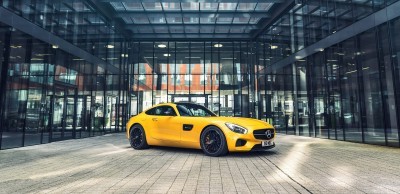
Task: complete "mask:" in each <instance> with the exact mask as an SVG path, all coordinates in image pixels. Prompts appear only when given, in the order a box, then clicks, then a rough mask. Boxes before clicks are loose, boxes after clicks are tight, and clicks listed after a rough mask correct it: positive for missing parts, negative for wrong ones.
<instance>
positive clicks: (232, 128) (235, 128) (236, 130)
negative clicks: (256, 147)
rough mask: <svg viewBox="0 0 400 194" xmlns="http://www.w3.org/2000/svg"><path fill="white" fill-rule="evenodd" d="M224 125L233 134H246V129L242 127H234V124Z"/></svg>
mask: <svg viewBox="0 0 400 194" xmlns="http://www.w3.org/2000/svg"><path fill="white" fill-rule="evenodd" d="M225 125H226V126H227V127H228V128H229V129H230V130H231V131H233V132H235V133H241V134H246V133H247V129H246V128H244V127H242V126H239V125H236V124H233V123H225Z"/></svg>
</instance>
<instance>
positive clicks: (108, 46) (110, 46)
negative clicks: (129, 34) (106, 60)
mask: <svg viewBox="0 0 400 194" xmlns="http://www.w3.org/2000/svg"><path fill="white" fill-rule="evenodd" d="M106 47H107V48H109V49H112V48H114V45H112V44H108V45H106Z"/></svg>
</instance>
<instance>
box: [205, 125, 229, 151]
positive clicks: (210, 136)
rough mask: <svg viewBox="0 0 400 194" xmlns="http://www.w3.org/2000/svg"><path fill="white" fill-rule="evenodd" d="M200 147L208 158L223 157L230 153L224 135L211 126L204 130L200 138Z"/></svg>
mask: <svg viewBox="0 0 400 194" xmlns="http://www.w3.org/2000/svg"><path fill="white" fill-rule="evenodd" d="M200 146H201V149H202V150H203V152H204V153H205V154H206V155H208V156H215V157H216V156H222V155H225V154H227V153H228V146H227V145H226V139H225V135H224V133H223V132H222V131H221V130H220V129H219V128H217V127H214V126H210V127H207V128H206V129H204V131H203V132H202V133H201V136H200Z"/></svg>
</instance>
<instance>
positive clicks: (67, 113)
mask: <svg viewBox="0 0 400 194" xmlns="http://www.w3.org/2000/svg"><path fill="white" fill-rule="evenodd" d="M74 93H75V90H74V89H66V88H65V87H62V86H61V87H56V88H55V92H54V95H53V96H52V104H53V110H52V113H53V114H52V125H51V140H52V141H59V140H64V139H72V138H73V137H74V132H75V131H74V130H75V126H74V124H75V122H74V119H75V118H74V116H75V114H76V110H75V109H76V108H75V98H74Z"/></svg>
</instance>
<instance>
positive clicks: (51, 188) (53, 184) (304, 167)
mask: <svg viewBox="0 0 400 194" xmlns="http://www.w3.org/2000/svg"><path fill="white" fill-rule="evenodd" d="M276 143H277V147H276V148H275V149H274V150H271V151H267V152H256V153H236V154H229V155H228V156H225V157H220V158H212V157H207V156H204V155H203V153H202V152H201V151H200V150H189V149H177V148H162V147H152V148H150V149H147V150H143V151H136V150H133V149H131V148H130V147H129V144H128V141H127V140H126V139H125V136H124V134H112V135H105V136H100V137H93V138H86V139H79V140H68V141H62V142H55V143H50V144H44V145H37V146H30V147H24V148H17V149H10V150H2V151H0V193H7V194H9V193H134V192H138V193H144V192H149V193H166V192H168V193H181V192H183V193H193V192H198V193H209V192H212V193H222V192H225V193H400V149H398V148H388V147H379V146H371V145H363V144H355V143H348V142H340V141H332V140H322V139H314V138H305V137H297V136H284V135H281V136H278V139H277V142H276Z"/></svg>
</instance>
